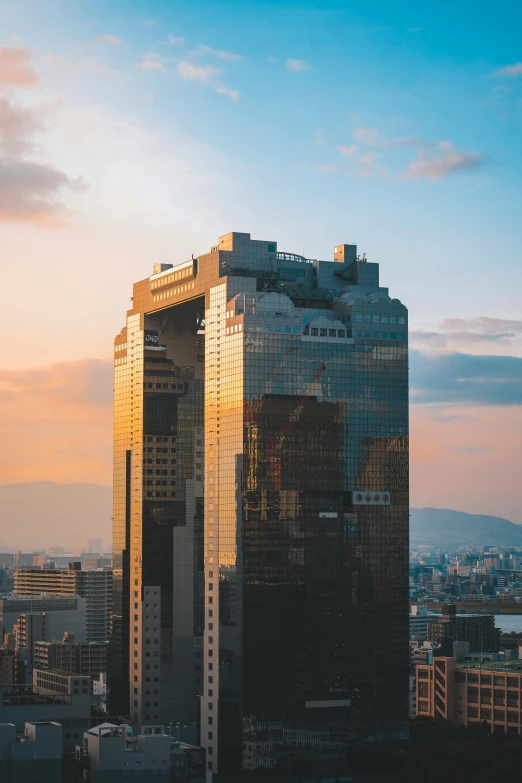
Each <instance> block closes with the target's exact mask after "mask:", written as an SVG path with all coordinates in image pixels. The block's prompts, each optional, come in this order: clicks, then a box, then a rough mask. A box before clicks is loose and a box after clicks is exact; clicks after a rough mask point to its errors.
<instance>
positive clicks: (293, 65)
mask: <svg viewBox="0 0 522 783" xmlns="http://www.w3.org/2000/svg"><path fill="white" fill-rule="evenodd" d="M285 68H286V69H287V70H288V71H307V70H308V63H307V62H306V60H292V59H291V58H289V59H288V60H287V61H286V62H285Z"/></svg>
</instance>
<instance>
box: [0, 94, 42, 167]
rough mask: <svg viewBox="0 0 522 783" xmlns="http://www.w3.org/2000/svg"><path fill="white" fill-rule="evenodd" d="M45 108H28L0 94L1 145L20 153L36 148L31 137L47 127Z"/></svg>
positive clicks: (5, 149) (9, 151) (8, 150)
mask: <svg viewBox="0 0 522 783" xmlns="http://www.w3.org/2000/svg"><path fill="white" fill-rule="evenodd" d="M46 113H47V112H46V110H45V109H26V108H22V107H21V106H18V105H17V104H15V103H14V102H12V101H10V100H8V99H7V98H2V97H1V96H0V147H1V148H2V150H3V152H4V153H9V154H11V155H20V154H22V153H23V152H28V151H30V150H33V149H34V144H33V142H32V140H31V137H32V136H34V134H35V133H38V132H40V131H42V130H43V129H44V127H45V123H44V117H45V115H46Z"/></svg>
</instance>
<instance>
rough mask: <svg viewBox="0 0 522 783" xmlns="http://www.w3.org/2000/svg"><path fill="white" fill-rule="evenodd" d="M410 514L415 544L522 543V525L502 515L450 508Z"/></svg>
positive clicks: (424, 509)
mask: <svg viewBox="0 0 522 783" xmlns="http://www.w3.org/2000/svg"><path fill="white" fill-rule="evenodd" d="M410 514H411V516H410V541H411V544H412V545H413V546H415V545H417V546H418V545H420V544H431V545H433V546H436V547H439V546H444V545H445V544H451V545H453V546H455V545H466V544H474V545H476V546H482V545H488V544H489V545H491V546H497V545H498V546H509V545H511V546H515V545H518V546H522V525H516V524H515V523H514V522H510V521H509V520H508V519H504V518H503V517H490V516H486V515H485V514H465V513H464V512H463V511H453V510H452V509H450V508H412V509H410Z"/></svg>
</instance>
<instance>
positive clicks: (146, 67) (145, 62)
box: [136, 55, 166, 73]
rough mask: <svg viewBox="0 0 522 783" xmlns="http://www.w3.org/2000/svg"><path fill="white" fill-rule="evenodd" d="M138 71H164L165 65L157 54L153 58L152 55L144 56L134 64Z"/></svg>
mask: <svg viewBox="0 0 522 783" xmlns="http://www.w3.org/2000/svg"><path fill="white" fill-rule="evenodd" d="M136 68H138V69H139V70H140V71H159V72H160V73H165V70H166V69H165V65H164V64H163V62H162V60H161V58H160V57H159V55H157V56H156V57H155V58H153V57H152V56H145V57H144V58H143V59H142V60H141V61H140V62H139V63H138V64H137V66H136Z"/></svg>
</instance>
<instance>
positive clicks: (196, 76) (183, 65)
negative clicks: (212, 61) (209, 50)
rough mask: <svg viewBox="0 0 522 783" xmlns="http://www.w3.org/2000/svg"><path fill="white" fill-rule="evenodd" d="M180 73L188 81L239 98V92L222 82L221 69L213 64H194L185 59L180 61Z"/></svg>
mask: <svg viewBox="0 0 522 783" xmlns="http://www.w3.org/2000/svg"><path fill="white" fill-rule="evenodd" d="M178 73H179V74H180V76H182V77H183V78H184V79H186V80H187V81H192V82H199V83H200V84H206V85H208V86H209V87H211V88H212V89H213V90H214V92H217V93H220V94H221V95H227V96H228V97H229V98H231V99H232V100H233V101H238V100H239V93H238V92H237V91H236V90H231V89H230V88H229V87H227V86H226V85H224V84H222V83H221V81H220V80H219V74H220V71H219V69H218V68H214V66H212V65H194V63H190V62H187V61H183V62H180V63H178Z"/></svg>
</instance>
